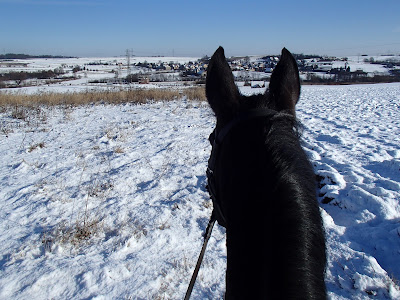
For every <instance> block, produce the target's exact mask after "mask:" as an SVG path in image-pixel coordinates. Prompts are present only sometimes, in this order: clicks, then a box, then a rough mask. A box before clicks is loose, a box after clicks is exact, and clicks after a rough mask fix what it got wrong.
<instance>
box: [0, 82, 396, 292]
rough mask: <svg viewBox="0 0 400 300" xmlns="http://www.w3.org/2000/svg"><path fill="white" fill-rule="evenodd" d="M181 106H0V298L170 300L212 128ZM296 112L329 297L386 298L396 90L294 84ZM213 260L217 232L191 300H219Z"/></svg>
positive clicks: (201, 195) (201, 210) (221, 255)
mask: <svg viewBox="0 0 400 300" xmlns="http://www.w3.org/2000/svg"><path fill="white" fill-rule="evenodd" d="M241 89H242V92H243V93H252V92H254V89H253V90H252V89H246V87H242V88H241ZM188 98H190V97H189V96H184V95H182V94H178V95H176V96H174V97H172V99H171V100H169V101H166V100H164V101H159V100H160V99H153V101H139V102H140V103H133V102H132V101H116V102H114V103H113V102H111V101H103V102H97V103H90V104H79V105H75V104H73V105H72V104H68V103H64V104H59V105H48V104H36V105H29V109H25V106H24V103H23V102H22V103H19V104H18V105H15V104H12V105H9V104H4V105H2V108H1V112H0V126H1V131H0V157H1V160H0V183H1V186H2V188H1V190H0V208H1V210H0V232H1V236H0V245H1V246H0V255H1V256H0V270H1V273H0V298H1V299H11V298H12V299H27V298H29V299H182V298H183V296H184V294H185V291H186V288H187V285H188V283H189V280H190V276H191V273H192V271H193V268H194V265H195V263H196V259H197V256H198V253H199V251H200V248H201V243H202V237H201V236H202V233H203V231H204V230H205V227H206V225H207V222H208V218H209V216H210V214H211V210H212V204H211V202H210V200H209V198H208V194H207V192H206V189H205V185H206V177H205V169H206V164H207V160H208V157H209V154H210V150H211V149H210V148H211V147H210V145H209V142H208V136H209V134H210V132H211V131H212V129H213V126H214V124H215V119H214V116H213V113H212V111H211V109H210V108H209V106H208V104H207V103H206V102H204V101H198V100H189V99H188ZM20 111H22V113H19V112H20ZM297 114H298V118H299V119H300V121H301V122H302V123H303V125H304V129H303V136H302V139H303V146H304V148H305V150H306V152H307V154H308V155H309V157H310V159H311V161H312V163H313V165H314V168H315V172H316V174H317V179H318V181H319V191H318V195H319V201H320V207H321V213H322V216H323V220H324V225H325V230H326V235H327V245H328V253H329V261H328V269H327V275H326V283H327V288H328V291H329V296H330V298H331V299H369V298H371V297H373V298H375V299H399V298H400V287H399V280H400V264H399V263H398V262H399V258H400V203H399V201H400V146H399V145H400V84H398V83H394V84H377V85H352V86H305V87H303V89H302V95H301V98H300V101H299V104H298V107H297ZM254 230H256V228H254ZM260 238H261V237H260ZM271 246H272V247H273V245H271ZM225 264H226V249H225V232H224V230H223V228H222V227H219V226H217V227H216V228H214V231H213V234H212V237H211V240H210V243H209V246H208V249H207V252H206V256H205V260H204V262H203V265H202V267H201V270H200V274H199V277H198V280H197V283H196V285H195V288H194V292H193V296H192V297H193V299H222V298H223V293H224V284H225V281H224V280H225V279H224V272H225Z"/></svg>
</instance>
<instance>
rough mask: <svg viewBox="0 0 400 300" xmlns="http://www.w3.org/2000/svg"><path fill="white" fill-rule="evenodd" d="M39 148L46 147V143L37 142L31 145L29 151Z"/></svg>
mask: <svg viewBox="0 0 400 300" xmlns="http://www.w3.org/2000/svg"><path fill="white" fill-rule="evenodd" d="M38 148H40V149H42V148H44V143H43V142H41V143H37V144H34V145H31V146H29V148H28V152H32V151H34V150H36V149H38Z"/></svg>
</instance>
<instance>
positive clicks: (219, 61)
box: [206, 47, 240, 118]
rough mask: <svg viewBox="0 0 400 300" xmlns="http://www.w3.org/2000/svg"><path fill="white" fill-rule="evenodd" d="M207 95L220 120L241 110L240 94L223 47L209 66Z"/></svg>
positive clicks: (215, 54)
mask: <svg viewBox="0 0 400 300" xmlns="http://www.w3.org/2000/svg"><path fill="white" fill-rule="evenodd" d="M206 95H207V99H208V103H210V106H211V108H212V109H213V111H214V112H215V114H216V115H217V117H218V118H229V117H230V116H231V115H233V114H234V113H235V111H237V109H238V108H239V99H240V93H239V90H238V88H237V86H236V84H235V81H234V78H233V74H232V71H231V68H230V67H229V65H228V62H227V61H226V58H225V54H224V49H223V48H222V47H219V48H218V49H217V51H215V53H214V55H213V56H212V57H211V60H210V63H209V65H208V69H207V79H206Z"/></svg>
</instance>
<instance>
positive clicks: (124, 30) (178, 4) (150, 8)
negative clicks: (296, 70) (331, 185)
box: [0, 0, 400, 56]
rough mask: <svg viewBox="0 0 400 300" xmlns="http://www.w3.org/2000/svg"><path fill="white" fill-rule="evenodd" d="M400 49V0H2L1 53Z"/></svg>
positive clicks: (372, 51)
mask: <svg viewBox="0 0 400 300" xmlns="http://www.w3.org/2000/svg"><path fill="white" fill-rule="evenodd" d="M219 45H222V46H223V47H224V48H225V50H226V54H227V55H228V56H230V55H257V54H267V53H268V54H274V53H279V52H280V49H281V48H282V47H287V48H288V49H289V50H290V51H292V52H295V53H308V54H327V55H339V56H344V55H357V54H364V53H365V54H374V55H376V54H386V53H388V52H392V53H396V54H400V1H399V0H382V1H369V0H362V1H361V0H344V1H342V0H337V1H314V0H312V1H295V0H285V1H266V0H258V1H254V0H242V1H235V0H230V1H218V0H211V1H209V0H202V1H189V0H186V1H183V0H179V1H167V0H163V1H155V0H141V1H121V0H113V1H111V0H107V1H105V0H98V1H97V0H88V1H83V0H72V1H68V0H52V1H51V0H38V1H35V0H0V53H2V54H4V53H9V52H13V53H26V54H52V55H73V56H118V55H124V53H125V51H126V49H132V50H133V53H134V54H135V55H165V56H169V55H173V54H174V55H175V56H202V55H206V54H207V55H211V54H212V53H213V52H214V51H215V49H216V48H217V47H218V46H219Z"/></svg>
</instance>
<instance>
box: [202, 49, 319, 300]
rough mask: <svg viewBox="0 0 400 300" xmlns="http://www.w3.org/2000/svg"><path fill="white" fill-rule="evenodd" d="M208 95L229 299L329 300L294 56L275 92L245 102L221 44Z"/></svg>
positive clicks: (273, 84)
mask: <svg viewBox="0 0 400 300" xmlns="http://www.w3.org/2000/svg"><path fill="white" fill-rule="evenodd" d="M206 94H207V99H208V102H209V103H210V106H211V107H212V109H213V111H214V112H215V114H216V117H217V125H216V128H215V130H214V132H213V133H212V134H211V135H210V141H211V143H212V144H213V150H212V155H211V158H210V161H209V170H208V173H209V174H208V175H209V177H210V178H211V179H209V189H210V190H211V194H213V198H214V199H213V201H214V209H215V210H214V211H215V212H216V215H217V220H218V222H219V223H220V225H223V226H225V227H226V234H227V270H226V294H225V297H226V299H266V298H268V299H325V298H326V288H325V282H324V275H325V265H326V250H325V237H324V230H323V226H322V220H321V215H320V212H319V206H318V202H317V199H316V180H315V175H314V172H313V168H312V166H311V164H310V162H309V160H308V158H307V156H306V154H305V152H304V150H303V149H302V147H301V145H300V140H299V124H298V122H297V121H296V117H295V105H296V103H297V101H298V99H299V95H300V80H299V72H298V68H297V64H296V61H295V59H294V58H293V56H292V55H291V54H290V52H289V51H288V50H286V49H283V50H282V55H281V59H280V61H279V63H278V65H277V66H276V68H275V70H274V72H273V74H272V76H271V81H270V85H269V90H268V91H267V92H266V93H265V94H263V95H253V96H250V97H245V96H243V95H241V94H240V93H239V90H238V88H237V86H236V85H235V82H234V78H233V75H232V72H231V69H230V67H229V65H228V63H227V61H226V58H225V54H224V49H223V48H222V47H220V48H219V49H218V50H217V51H216V52H215V53H214V55H213V56H212V58H211V60H210V64H209V67H208V74H207V81H206Z"/></svg>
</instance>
